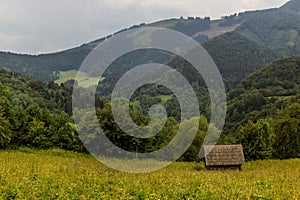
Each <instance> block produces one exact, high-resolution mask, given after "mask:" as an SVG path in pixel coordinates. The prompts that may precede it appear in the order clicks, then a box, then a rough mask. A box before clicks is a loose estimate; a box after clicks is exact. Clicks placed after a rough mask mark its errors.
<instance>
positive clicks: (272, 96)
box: [224, 56, 300, 134]
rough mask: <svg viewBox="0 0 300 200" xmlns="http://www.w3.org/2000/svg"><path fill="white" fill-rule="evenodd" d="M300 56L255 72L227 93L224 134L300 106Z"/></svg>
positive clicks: (276, 62)
mask: <svg viewBox="0 0 300 200" xmlns="http://www.w3.org/2000/svg"><path fill="white" fill-rule="evenodd" d="M299 77H300V56H296V57H288V58H284V59H281V60H278V61H275V62H273V63H271V64H269V65H267V66H266V67H264V68H262V69H260V70H257V71H255V72H254V73H252V74H250V75H249V76H248V77H246V78H245V79H243V80H242V81H241V83H240V84H239V85H238V86H237V87H236V88H234V89H232V90H230V91H229V92H228V95H227V96H228V113H227V120H226V126H225V129H224V133H225V134H233V133H236V132H237V130H238V127H239V125H241V124H243V123H245V122H247V121H248V120H253V121H257V120H258V119H261V118H266V117H268V116H273V115H274V114H275V113H276V110H277V109H280V108H282V107H286V106H288V105H289V104H291V103H293V102H300V79H299Z"/></svg>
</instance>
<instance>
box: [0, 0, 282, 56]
mask: <svg viewBox="0 0 300 200" xmlns="http://www.w3.org/2000/svg"><path fill="white" fill-rule="evenodd" d="M287 1H288V0H1V1H0V51H10V52H18V53H30V54H39V53H45V52H55V51H58V50H64V49H67V48H70V47H75V46H78V45H81V44H82V43H86V42H90V41H92V40H95V39H98V38H101V37H103V36H106V35H108V34H111V33H113V32H116V31H118V30H120V29H123V28H126V27H129V26H131V25H134V24H140V23H142V22H146V23H149V22H154V21H158V20H162V19H168V18H179V17H180V16H184V17H187V16H200V17H204V16H210V17H212V18H219V17H220V16H224V15H228V14H233V13H236V12H241V11H246V10H255V9H262V8H271V7H279V6H281V5H283V4H284V3H286V2H287Z"/></svg>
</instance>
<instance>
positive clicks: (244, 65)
mask: <svg viewBox="0 0 300 200" xmlns="http://www.w3.org/2000/svg"><path fill="white" fill-rule="evenodd" d="M203 47H204V48H205V49H206V50H207V51H208V53H209V54H210V56H211V57H212V58H213V60H214V61H215V63H216V65H217V66H218V68H219V70H220V73H221V75H222V77H223V79H224V82H225V85H226V86H227V88H232V87H234V86H236V85H237V84H238V83H239V82H240V81H241V80H242V79H243V78H245V77H246V76H247V75H248V74H250V73H252V72H254V71H255V70H257V69H259V68H261V67H263V66H265V65H266V64H268V63H270V62H271V61H273V60H275V59H277V58H278V57H279V56H278V55H277V54H276V53H274V52H273V51H271V50H270V49H268V48H266V47H265V46H263V45H260V44H258V43H255V42H254V41H252V40H250V39H249V38H247V37H245V36H243V35H241V34H239V33H237V32H229V33H225V34H223V35H220V36H218V37H215V38H213V39H211V40H209V41H208V42H206V43H204V44H203Z"/></svg>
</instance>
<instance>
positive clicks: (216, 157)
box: [203, 144, 245, 170]
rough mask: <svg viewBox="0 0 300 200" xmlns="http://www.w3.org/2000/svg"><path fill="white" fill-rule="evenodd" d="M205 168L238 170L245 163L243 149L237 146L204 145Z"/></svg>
mask: <svg viewBox="0 0 300 200" xmlns="http://www.w3.org/2000/svg"><path fill="white" fill-rule="evenodd" d="M203 150H204V155H205V167H206V169H208V170H226V169H232V170H234V169H239V170H241V166H242V164H244V163H245V158H244V152H243V147H242V145H241V144H239V145H205V146H204V147H203Z"/></svg>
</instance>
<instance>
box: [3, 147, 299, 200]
mask: <svg viewBox="0 0 300 200" xmlns="http://www.w3.org/2000/svg"><path fill="white" fill-rule="evenodd" d="M299 188H300V159H292V160H284V161H279V160H267V161H255V162H248V163H246V164H245V165H243V170H242V171H241V172H239V171H206V170H205V169H204V164H203V163H200V164H199V163H179V162H178V163H174V164H172V165H170V166H169V167H167V168H165V169H162V170H159V171H156V172H152V173H145V174H129V173H123V172H118V171H115V170H112V169H109V168H107V167H106V166H104V165H103V164H101V163H100V162H98V161H97V160H96V159H94V158H93V157H91V156H89V155H84V154H78V153H72V152H67V151H63V150H57V149H56V150H47V151H34V150H30V149H21V150H18V151H0V199H300V190H299Z"/></svg>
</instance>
